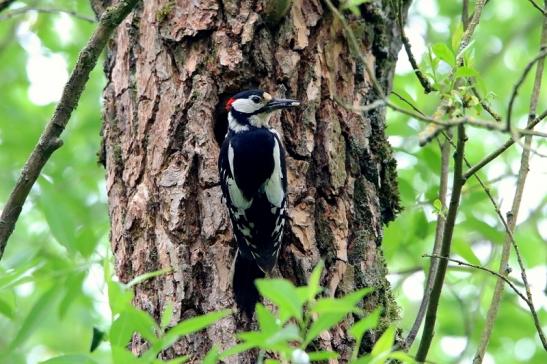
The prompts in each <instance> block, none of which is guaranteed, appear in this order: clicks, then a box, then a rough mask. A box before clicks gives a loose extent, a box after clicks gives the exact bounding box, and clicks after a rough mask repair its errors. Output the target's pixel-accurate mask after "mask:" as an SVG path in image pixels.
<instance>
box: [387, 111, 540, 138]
mask: <svg viewBox="0 0 547 364" xmlns="http://www.w3.org/2000/svg"><path fill="white" fill-rule="evenodd" d="M386 105H387V106H388V107H389V108H391V109H393V110H395V111H398V112H400V113H403V114H406V115H408V116H412V117H413V118H415V119H417V120H419V121H425V122H428V123H431V124H434V125H437V126H439V127H440V128H437V129H436V131H435V133H431V134H429V135H428V137H427V142H429V141H430V140H432V139H433V138H435V137H436V136H437V135H439V134H440V133H441V132H442V131H443V130H446V129H448V128H450V127H452V126H457V125H461V124H468V125H471V126H474V127H477V128H482V129H486V130H497V131H502V132H505V131H506V130H505V127H504V126H502V125H500V124H498V123H496V122H493V121H490V120H481V119H477V118H475V117H472V116H468V115H463V116H460V117H457V118H453V119H448V120H440V119H438V118H436V117H433V116H428V115H424V114H421V113H416V112H414V111H411V110H407V109H404V108H402V107H399V106H397V105H395V104H393V103H392V102H390V101H387V102H386ZM514 132H515V133H516V134H517V135H520V134H527V135H535V136H539V137H543V136H545V133H543V132H537V131H534V130H531V129H530V128H524V129H520V128H519V129H515V130H514ZM424 142H425V140H420V145H424V144H425V143H424Z"/></svg>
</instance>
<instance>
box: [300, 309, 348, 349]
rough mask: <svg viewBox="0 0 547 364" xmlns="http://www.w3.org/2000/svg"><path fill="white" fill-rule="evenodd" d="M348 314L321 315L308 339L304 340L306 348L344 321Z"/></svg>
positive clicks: (307, 336)
mask: <svg viewBox="0 0 547 364" xmlns="http://www.w3.org/2000/svg"><path fill="white" fill-rule="evenodd" d="M347 314H348V313H347V312H345V311H343V312H334V313H324V314H322V315H319V316H318V317H317V319H316V320H315V321H313V323H312V324H311V326H310V328H309V329H308V332H307V334H306V338H305V340H304V347H306V346H307V345H308V344H309V343H310V342H312V341H313V339H315V338H316V337H318V336H319V335H320V334H321V333H322V332H323V331H326V330H328V329H330V328H331V327H333V326H334V325H336V324H337V323H339V322H340V321H342V320H343V319H344V317H346V316H347Z"/></svg>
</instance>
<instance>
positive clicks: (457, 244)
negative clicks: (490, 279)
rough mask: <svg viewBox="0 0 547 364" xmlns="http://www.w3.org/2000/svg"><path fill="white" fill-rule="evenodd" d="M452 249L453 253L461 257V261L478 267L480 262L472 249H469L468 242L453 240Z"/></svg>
mask: <svg viewBox="0 0 547 364" xmlns="http://www.w3.org/2000/svg"><path fill="white" fill-rule="evenodd" d="M452 248H453V251H454V253H456V254H458V255H459V256H461V257H462V258H463V259H465V260H466V261H467V262H469V263H471V264H475V265H480V264H481V261H480V260H479V258H478V257H477V256H476V255H475V252H474V251H473V249H471V246H470V245H469V243H468V242H466V241H464V240H462V239H459V238H455V239H454V240H453V244H452Z"/></svg>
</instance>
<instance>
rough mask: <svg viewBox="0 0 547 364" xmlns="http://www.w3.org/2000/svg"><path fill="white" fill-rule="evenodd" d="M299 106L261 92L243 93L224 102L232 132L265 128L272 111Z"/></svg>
mask: <svg viewBox="0 0 547 364" xmlns="http://www.w3.org/2000/svg"><path fill="white" fill-rule="evenodd" d="M299 105H300V102H299V101H297V100H292V99H276V98H273V97H272V95H270V94H269V93H267V92H264V91H262V90H248V91H243V92H240V93H238V94H236V95H234V96H233V97H231V98H230V99H228V101H227V102H226V110H227V111H228V125H229V128H230V130H232V131H234V132H239V131H244V130H249V128H250V127H257V128H262V127H267V126H268V122H269V120H270V116H271V113H272V112H273V111H276V110H280V109H285V108H289V107H295V106H299Z"/></svg>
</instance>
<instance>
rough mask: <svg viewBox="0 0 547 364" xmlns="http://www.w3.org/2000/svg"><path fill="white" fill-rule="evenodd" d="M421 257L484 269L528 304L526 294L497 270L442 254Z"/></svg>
mask: <svg viewBox="0 0 547 364" xmlns="http://www.w3.org/2000/svg"><path fill="white" fill-rule="evenodd" d="M422 258H436V259H445V260H448V261H450V262H453V263H457V264H458V265H463V266H466V267H470V268H475V269H479V270H482V271H485V272H488V273H490V274H492V275H494V276H496V277H498V278H499V279H501V280H503V281H504V282H505V283H507V284H508V285H509V287H511V289H512V290H513V291H515V293H516V294H517V295H518V296H519V297H520V298H521V299H522V300H523V301H524V302H526V304H529V301H528V299H527V298H526V296H524V295H523V294H522V292H520V291H519V289H518V288H517V287H515V285H514V284H513V282H511V281H510V280H509V279H508V278H507V277H505V276H503V275H501V274H499V273H498V272H495V271H493V270H491V269H488V268H486V267H483V266H480V265H476V264H470V263H466V262H464V261H461V260H458V259H452V258H448V257H443V256H440V255H434V254H432V255H428V254H424V255H422Z"/></svg>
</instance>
